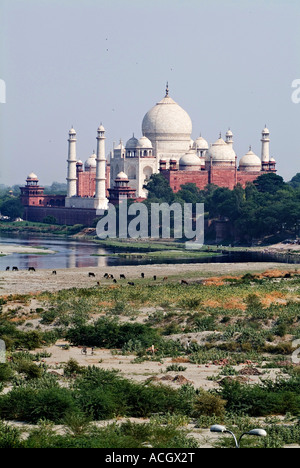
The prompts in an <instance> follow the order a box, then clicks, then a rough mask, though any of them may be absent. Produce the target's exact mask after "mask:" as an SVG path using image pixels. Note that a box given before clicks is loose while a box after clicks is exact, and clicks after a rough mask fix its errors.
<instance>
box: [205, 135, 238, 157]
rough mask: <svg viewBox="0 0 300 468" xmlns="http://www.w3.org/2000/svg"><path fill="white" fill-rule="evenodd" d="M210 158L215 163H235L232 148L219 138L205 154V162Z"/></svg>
mask: <svg viewBox="0 0 300 468" xmlns="http://www.w3.org/2000/svg"><path fill="white" fill-rule="evenodd" d="M211 158H212V160H213V161H216V162H217V161H220V162H235V158H236V154H235V151H234V150H233V148H232V146H231V145H228V144H227V143H226V142H225V141H224V140H223V138H221V137H220V138H219V139H218V140H217V141H216V142H215V143H213V144H212V145H211V147H210V148H209V150H208V151H207V152H206V160H207V161H210V159H211Z"/></svg>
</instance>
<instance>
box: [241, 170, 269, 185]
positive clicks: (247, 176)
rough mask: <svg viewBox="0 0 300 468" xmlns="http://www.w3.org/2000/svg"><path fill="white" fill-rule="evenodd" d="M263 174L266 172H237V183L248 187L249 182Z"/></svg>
mask: <svg viewBox="0 0 300 468" xmlns="http://www.w3.org/2000/svg"><path fill="white" fill-rule="evenodd" d="M261 174H265V172H240V171H238V172H237V183H238V184H241V185H242V186H243V187H244V188H245V187H246V184H247V182H254V180H256V179H257V177H259V176H260V175H261Z"/></svg>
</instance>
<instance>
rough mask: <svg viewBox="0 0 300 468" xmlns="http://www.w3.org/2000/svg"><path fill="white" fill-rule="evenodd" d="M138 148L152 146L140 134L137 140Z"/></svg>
mask: <svg viewBox="0 0 300 468" xmlns="http://www.w3.org/2000/svg"><path fill="white" fill-rule="evenodd" d="M137 147H138V148H152V143H151V141H150V140H149V138H147V137H146V136H142V137H141V138H140V139H139V140H138V142H137Z"/></svg>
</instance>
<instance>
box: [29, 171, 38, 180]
mask: <svg viewBox="0 0 300 468" xmlns="http://www.w3.org/2000/svg"><path fill="white" fill-rule="evenodd" d="M27 180H38V177H37V175H36V174H35V173H34V172H31V173H30V174H29V176H28V177H27Z"/></svg>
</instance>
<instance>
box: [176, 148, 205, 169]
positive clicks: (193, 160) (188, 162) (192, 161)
mask: <svg viewBox="0 0 300 468" xmlns="http://www.w3.org/2000/svg"><path fill="white" fill-rule="evenodd" d="M179 166H182V167H186V166H201V159H200V158H199V157H198V156H197V154H196V153H195V151H193V150H191V151H189V152H188V153H185V154H184V155H183V156H182V157H181V158H180V159H179Z"/></svg>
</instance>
